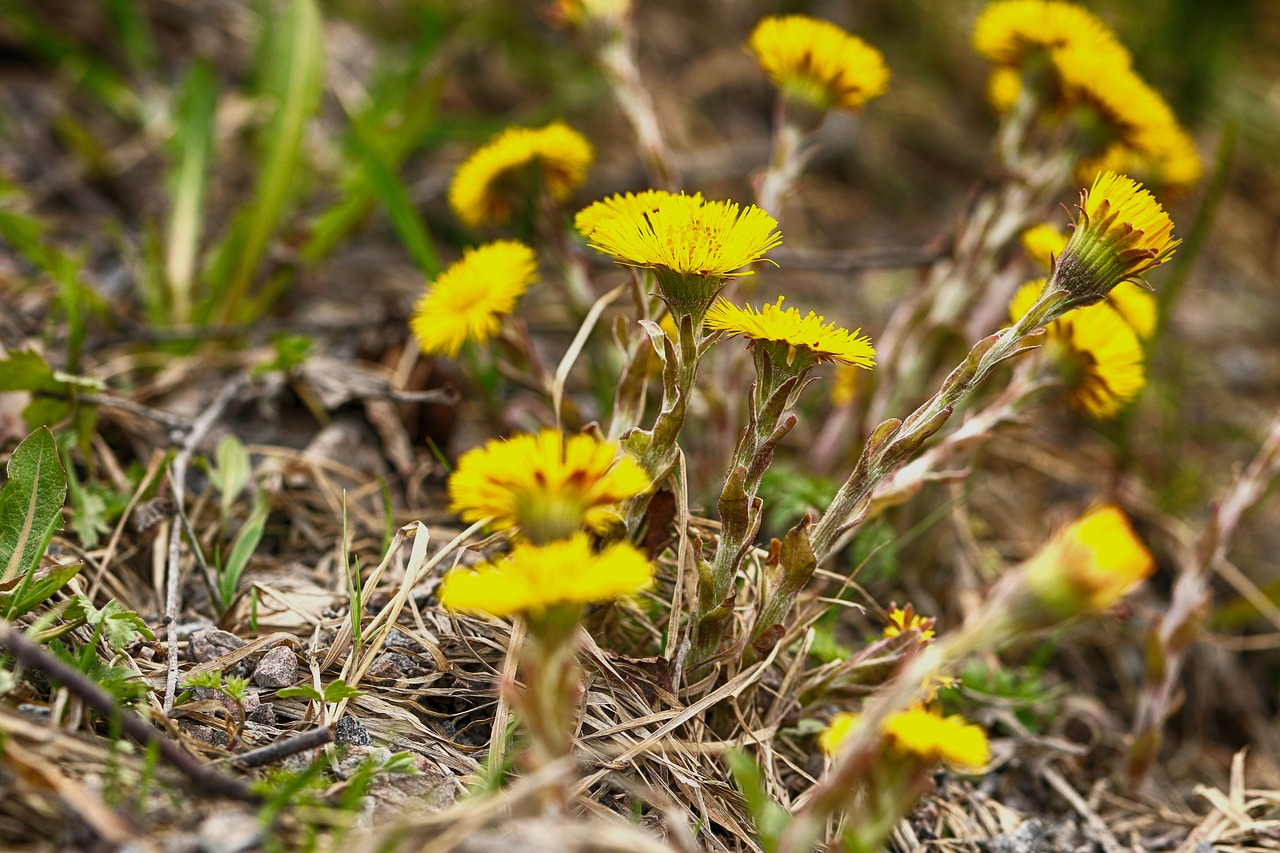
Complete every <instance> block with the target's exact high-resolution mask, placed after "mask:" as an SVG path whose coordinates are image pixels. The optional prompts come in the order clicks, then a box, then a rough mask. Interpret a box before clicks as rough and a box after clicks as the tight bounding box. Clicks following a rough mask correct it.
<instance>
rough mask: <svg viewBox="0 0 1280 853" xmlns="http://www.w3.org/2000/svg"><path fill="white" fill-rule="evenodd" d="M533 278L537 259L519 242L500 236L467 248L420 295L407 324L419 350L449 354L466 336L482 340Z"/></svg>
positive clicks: (493, 330) (454, 352) (452, 354)
mask: <svg viewBox="0 0 1280 853" xmlns="http://www.w3.org/2000/svg"><path fill="white" fill-rule="evenodd" d="M537 280H538V268H537V259H536V258H535V256H534V254H533V249H530V248H529V247H528V246H526V245H524V244H523V243H519V242H516V241H515V240H499V241H497V242H494V243H486V244H485V245H483V246H479V247H477V248H473V249H466V250H465V251H463V253H462V259H461V260H459V261H458V262H457V263H455V264H453V265H452V266H450V267H449V268H448V269H446V270H445V271H444V272H442V273H440V275H439V276H437V277H436V280H435V281H434V282H432V284H431V286H430V288H429V289H428V290H427V292H426V293H424V294H423V295H422V297H421V298H420V299H419V300H418V304H417V305H416V306H415V307H414V310H413V317H412V318H411V319H410V320H409V328H410V329H411V330H412V331H413V335H414V337H415V338H417V339H418V344H419V345H420V346H421V347H422V351H423V352H425V353H439V354H442V355H447V356H449V357H450V358H453V357H455V356H457V354H458V352H459V350H461V349H462V344H463V342H464V341H468V340H470V341H474V342H476V343H484V342H485V341H487V340H489V339H490V338H492V337H493V336H494V335H496V334H497V333H498V329H499V328H500V326H501V324H502V317H503V315H506V314H510V313H511V312H512V311H513V310H514V309H515V307H516V302H517V301H518V300H519V299H520V296H521V294H523V293H524V292H525V290H526V289H527V288H528V287H529V285H531V284H533V283H534V282H535V281H537Z"/></svg>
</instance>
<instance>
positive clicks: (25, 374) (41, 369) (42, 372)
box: [0, 350, 62, 391]
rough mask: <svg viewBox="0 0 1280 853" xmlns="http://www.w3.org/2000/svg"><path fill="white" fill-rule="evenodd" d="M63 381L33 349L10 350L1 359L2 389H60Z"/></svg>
mask: <svg viewBox="0 0 1280 853" xmlns="http://www.w3.org/2000/svg"><path fill="white" fill-rule="evenodd" d="M61 388H62V383H61V382H59V381H58V380H56V379H54V378H53V368H51V367H49V365H48V364H46V363H45V360H44V359H43V358H41V357H40V356H39V355H37V354H36V353H34V352H32V351H31V350H19V351H17V352H10V353H9V357H8V358H5V359H0V391H58V390H60V389H61Z"/></svg>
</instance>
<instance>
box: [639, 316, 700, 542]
mask: <svg viewBox="0 0 1280 853" xmlns="http://www.w3.org/2000/svg"><path fill="white" fill-rule="evenodd" d="M705 313H706V311H705V309H703V312H702V314H691V313H683V314H681V315H680V316H678V317H677V318H676V321H677V323H678V326H679V328H678V333H677V335H676V338H677V340H676V343H675V344H674V345H673V344H672V343H671V340H670V339H669V338H667V337H666V335H664V334H662V332H661V331H660V330H659V329H658V328H657V326H656V325H653V324H649V326H650V327H651V331H650V338H651V339H652V340H653V342H654V346H655V347H657V346H661V347H662V348H663V352H664V354H665V355H664V358H663V367H662V411H661V412H659V413H658V417H657V419H656V420H655V421H654V423H653V429H652V430H641V429H635V430H632V431H631V432H630V433H628V434H627V435H625V436H623V438H622V445H623V446H624V447H625V448H626V449H627V450H628V451H630V452H631V453H632V454H634V455H635V457H636V458H637V459H638V460H639V462H640V465H641V467H643V468H644V470H645V472H646V473H648V475H649V476H650V478H652V480H653V483H654V488H655V489H656V488H658V487H659V486H661V485H662V483H663V482H665V481H666V479H667V478H668V477H669V476H671V473H672V471H674V470H675V467H676V462H677V460H678V457H679V452H680V447H679V444H678V440H679V438H680V430H681V429H683V427H684V419H685V415H686V414H687V413H688V410H689V396H690V395H691V394H692V393H693V383H694V380H695V379H697V376H698V360H699V359H700V358H701V356H702V354H703V353H704V352H705V351H706V348H707V347H708V346H709V345H710V344H711V342H712V341H713V340H714V338H713V337H706V338H702V339H701V340H699V336H700V335H701V329H702V316H703V315H704V314H705ZM652 497H653V492H652V491H650V492H648V493H646V494H643V495H640V496H638V497H635V498H632V499H631V502H630V503H629V504H628V505H627V509H626V519H627V530H629V531H632V532H635V531H636V530H637V529H638V527H639V525H640V521H641V520H642V519H643V518H644V514H645V511H646V510H647V509H648V507H649V500H650V499H651V498H652Z"/></svg>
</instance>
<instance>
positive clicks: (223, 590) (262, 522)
mask: <svg viewBox="0 0 1280 853" xmlns="http://www.w3.org/2000/svg"><path fill="white" fill-rule="evenodd" d="M266 525H267V507H266V504H265V503H264V502H263V501H262V499H261V498H258V500H257V506H255V507H254V508H253V513H252V514H251V515H250V516H249V520H248V521H246V522H245V523H244V527H242V528H240V533H239V535H237V536H236V541H235V542H234V543H232V545H231V554H230V556H228V557H227V562H226V564H225V565H224V566H223V567H222V574H220V575H219V576H218V595H220V596H221V597H222V606H223V608H227V607H230V606H231V599H233V598H235V594H236V588H237V587H239V586H240V576H241V575H242V574H244V570H245V567H246V566H248V565H249V559H250V558H251V557H252V556H253V552H254V551H256V550H257V548H258V543H259V542H261V541H262V532H263V530H265V529H266Z"/></svg>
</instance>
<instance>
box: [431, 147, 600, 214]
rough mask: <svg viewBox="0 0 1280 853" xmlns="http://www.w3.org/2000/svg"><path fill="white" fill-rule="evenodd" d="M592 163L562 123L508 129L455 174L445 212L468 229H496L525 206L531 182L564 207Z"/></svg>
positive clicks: (590, 154) (586, 149) (589, 150)
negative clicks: (538, 182)
mask: <svg viewBox="0 0 1280 853" xmlns="http://www.w3.org/2000/svg"><path fill="white" fill-rule="evenodd" d="M593 157H594V153H593V151H592V148H591V143H589V142H588V141H587V140H586V137H584V136H583V135H582V134H580V133H578V132H577V131H576V130H574V129H573V128H571V127H569V126H568V125H566V124H564V123H562V122H553V123H551V124H549V125H547V126H546V127H544V128H538V129H534V128H526V127H512V128H508V129H507V130H504V131H503V132H502V133H501V134H499V135H498V136H497V137H495V138H494V139H493V140H491V141H490V142H489V143H488V144H486V145H485V146H483V147H482V148H480V149H479V150H477V151H476V152H475V153H473V154H472V155H471V156H470V157H468V158H467V160H466V162H465V163H463V164H462V165H461V166H460V167H459V168H458V171H457V174H455V175H454V178H453V183H452V184H451V185H450V187H449V206H450V207H451V208H453V212H454V214H455V215H457V217H458V219H460V220H462V222H463V223H465V224H466V225H468V226H470V227H472V228H477V227H479V226H481V225H487V224H494V225H501V224H502V223H504V222H506V221H507V220H509V219H510V218H511V216H512V214H513V213H514V212H515V211H516V209H517V208H519V207H520V206H521V205H523V204H525V203H526V202H527V201H528V200H529V198H530V196H531V190H532V189H533V188H532V187H531V186H530V184H529V181H530V180H531V179H534V180H538V181H540V182H541V186H542V188H543V189H544V190H545V191H546V193H547V195H549V196H550V197H551V198H553V199H555V200H556V201H564V200H565V199H566V198H568V196H569V192H570V191H571V190H573V188H574V187H576V186H578V185H580V184H581V183H582V182H583V181H584V180H586V177H587V169H589V168H590V167H591V161H592V158H593Z"/></svg>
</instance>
